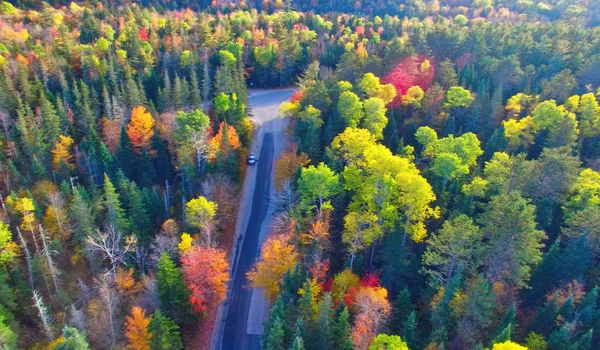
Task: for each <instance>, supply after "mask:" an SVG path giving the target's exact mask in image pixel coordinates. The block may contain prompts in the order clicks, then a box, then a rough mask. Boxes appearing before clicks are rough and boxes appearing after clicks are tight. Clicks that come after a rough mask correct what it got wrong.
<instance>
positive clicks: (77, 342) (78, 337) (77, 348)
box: [54, 326, 91, 350]
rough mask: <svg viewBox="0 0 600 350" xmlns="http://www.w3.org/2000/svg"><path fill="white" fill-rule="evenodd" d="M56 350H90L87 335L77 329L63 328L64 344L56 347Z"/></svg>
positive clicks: (61, 343)
mask: <svg viewBox="0 0 600 350" xmlns="http://www.w3.org/2000/svg"><path fill="white" fill-rule="evenodd" d="M54 349H55V350H90V349H91V347H90V345H89V344H88V342H87V340H86V338H85V334H83V333H81V332H79V331H78V330H77V329H76V328H73V327H69V326H65V328H63V336H62V342H60V343H59V344H57V345H56V346H55V347H54Z"/></svg>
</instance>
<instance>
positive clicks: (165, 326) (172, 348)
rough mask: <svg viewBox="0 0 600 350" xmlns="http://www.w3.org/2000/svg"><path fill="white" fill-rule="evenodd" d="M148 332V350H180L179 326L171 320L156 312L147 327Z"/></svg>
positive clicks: (181, 346) (158, 311)
mask: <svg viewBox="0 0 600 350" xmlns="http://www.w3.org/2000/svg"><path fill="white" fill-rule="evenodd" d="M148 331H149V332H150V334H152V339H151V341H150V349H152V350H182V349H183V344H182V342H181V335H180V334H179V326H177V324H176V323H175V322H173V320H171V319H170V318H168V317H166V316H165V315H163V313H162V312H161V311H160V310H156V311H155V312H154V315H153V316H152V320H151V321H150V324H149V325H148Z"/></svg>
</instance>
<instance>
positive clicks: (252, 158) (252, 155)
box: [248, 153, 258, 165]
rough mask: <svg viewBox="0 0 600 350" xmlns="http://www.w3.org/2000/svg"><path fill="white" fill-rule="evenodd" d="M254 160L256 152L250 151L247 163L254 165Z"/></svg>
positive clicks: (255, 159) (256, 159)
mask: <svg viewBox="0 0 600 350" xmlns="http://www.w3.org/2000/svg"><path fill="white" fill-rule="evenodd" d="M256 162H258V158H256V154H254V153H250V155H248V165H254V164H256Z"/></svg>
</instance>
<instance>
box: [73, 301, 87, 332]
mask: <svg viewBox="0 0 600 350" xmlns="http://www.w3.org/2000/svg"><path fill="white" fill-rule="evenodd" d="M69 323H70V324H71V326H73V327H75V328H77V329H78V330H80V331H82V332H83V331H85V327H86V324H87V318H86V316H85V312H83V310H81V309H78V308H77V307H75V305H74V304H71V309H70V310H69Z"/></svg>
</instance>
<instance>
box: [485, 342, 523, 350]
mask: <svg viewBox="0 0 600 350" xmlns="http://www.w3.org/2000/svg"><path fill="white" fill-rule="evenodd" d="M492 350H527V348H526V347H524V346H522V345H519V344H517V343H513V342H511V341H510V340H507V341H505V342H504V343H499V344H494V346H493V347H492Z"/></svg>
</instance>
